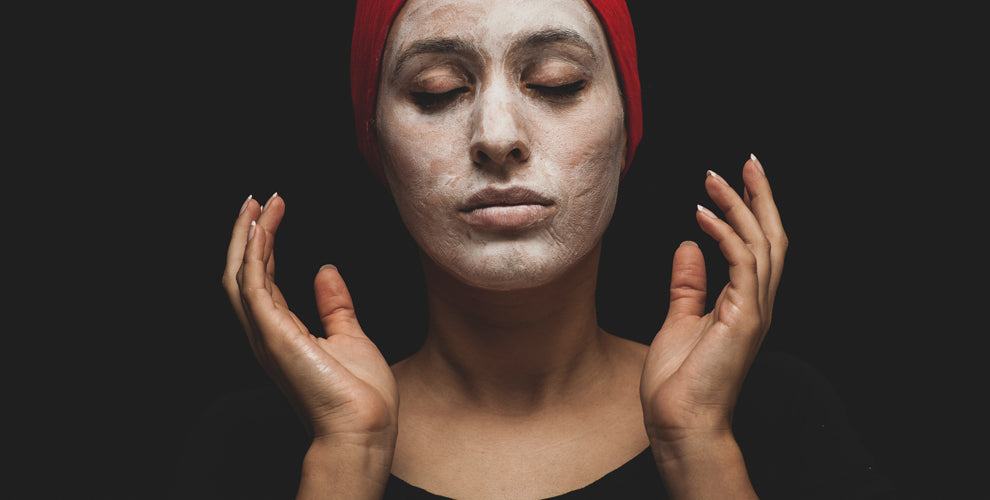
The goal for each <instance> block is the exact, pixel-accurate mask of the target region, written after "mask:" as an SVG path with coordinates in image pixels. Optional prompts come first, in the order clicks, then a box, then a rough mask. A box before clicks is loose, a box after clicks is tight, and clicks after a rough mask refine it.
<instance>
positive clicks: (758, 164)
mask: <svg viewBox="0 0 990 500" xmlns="http://www.w3.org/2000/svg"><path fill="white" fill-rule="evenodd" d="M749 159H750V160H753V163H754V164H756V168H758V169H760V173H761V174H763V175H764V176H765V175H767V173H766V172H765V171H764V170H763V164H762V163H760V160H757V159H756V155H754V154H753V153H750V154H749Z"/></svg>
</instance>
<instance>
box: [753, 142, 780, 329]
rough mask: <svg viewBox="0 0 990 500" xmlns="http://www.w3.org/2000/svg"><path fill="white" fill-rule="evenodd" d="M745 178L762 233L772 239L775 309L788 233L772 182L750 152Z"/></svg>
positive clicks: (772, 291) (771, 269) (771, 276)
mask: <svg viewBox="0 0 990 500" xmlns="http://www.w3.org/2000/svg"><path fill="white" fill-rule="evenodd" d="M743 182H744V183H745V184H746V189H747V191H748V192H749V200H748V202H747V205H749V207H750V209H751V211H752V212H753V214H754V216H755V217H756V219H757V221H758V222H759V224H760V227H762V228H763V233H764V234H765V235H766V237H767V240H768V241H769V243H770V279H769V286H768V289H769V301H768V302H769V305H770V309H771V310H772V303H773V297H774V295H775V293H776V291H777V287H778V285H779V284H780V276H781V274H782V272H783V268H784V256H785V255H786V253H787V246H788V240H787V234H786V233H785V232H784V226H783V223H782V222H781V220H780V212H779V210H778V209H777V203H776V202H775V201H774V199H773V193H772V191H771V190H770V182H769V181H768V180H767V177H766V174H765V173H764V170H763V166H762V164H761V163H760V161H759V160H758V159H757V158H756V156H755V155H750V160H749V161H747V162H746V165H744V166H743Z"/></svg>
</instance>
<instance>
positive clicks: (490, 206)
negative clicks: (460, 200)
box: [460, 186, 556, 229]
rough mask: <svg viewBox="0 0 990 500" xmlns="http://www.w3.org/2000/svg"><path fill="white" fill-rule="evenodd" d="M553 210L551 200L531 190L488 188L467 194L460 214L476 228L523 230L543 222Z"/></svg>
mask: <svg viewBox="0 0 990 500" xmlns="http://www.w3.org/2000/svg"><path fill="white" fill-rule="evenodd" d="M555 210H556V206H555V204H554V202H553V200H551V199H550V198H548V197H546V196H544V195H542V194H540V193H538V192H536V191H534V190H532V189H529V188H525V187H522V186H513V187H509V188H494V187H489V188H485V189H482V190H481V191H478V192H477V193H475V194H473V195H471V197H470V198H468V199H467V201H465V203H464V205H463V206H462V208H461V209H460V215H461V218H462V219H464V221H465V222H467V223H468V224H470V225H472V226H476V227H480V228H487V229H523V228H527V227H530V226H533V225H536V224H538V223H540V222H542V221H544V220H546V219H547V218H548V217H550V216H551V215H552V214H553V213H554V211H555Z"/></svg>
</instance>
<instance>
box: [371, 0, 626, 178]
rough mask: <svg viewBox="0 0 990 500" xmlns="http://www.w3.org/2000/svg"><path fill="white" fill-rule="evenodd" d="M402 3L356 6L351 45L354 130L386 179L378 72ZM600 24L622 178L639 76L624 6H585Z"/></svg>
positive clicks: (599, 2)
mask: <svg viewBox="0 0 990 500" xmlns="http://www.w3.org/2000/svg"><path fill="white" fill-rule="evenodd" d="M404 3H405V0H358V2H357V11H356V14H355V19H354V36H353V38H352V39H351V100H352V101H353V103H354V121H355V124H356V126H357V139H358V146H359V147H360V148H361V153H362V154H364V158H365V160H366V161H367V162H368V165H370V166H371V168H372V169H373V170H374V171H375V174H376V175H378V177H379V178H381V179H384V174H383V172H382V165H381V159H380V158H379V156H378V147H377V145H376V143H375V124H374V118H375V98H376V96H377V93H378V76H379V73H380V72H381V60H382V55H383V54H382V53H383V51H384V49H385V40H386V39H387V38H388V32H389V29H390V28H391V27H392V21H394V20H395V16H396V14H398V13H399V9H401V8H402V4H404ZM588 3H589V4H591V6H592V8H594V10H595V12H596V13H597V14H598V20H599V21H600V22H601V24H602V27H603V28H604V30H605V35H606V37H607V38H608V43H609V47H610V48H611V50H612V62H613V64H615V72H616V75H617V76H618V79H619V86H620V88H621V89H622V96H623V99H624V101H625V117H626V140H627V142H626V164H625V165H624V166H623V167H622V174H623V175H625V173H626V170H628V169H629V164H630V163H631V162H632V158H633V153H635V152H636V146H637V145H639V140H640V138H641V137H642V136H643V109H642V102H641V97H640V87H639V70H638V68H637V66H636V38H635V36H634V34H633V25H632V19H630V17H629V9H628V8H627V7H626V2H625V0H588Z"/></svg>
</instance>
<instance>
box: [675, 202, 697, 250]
mask: <svg viewBox="0 0 990 500" xmlns="http://www.w3.org/2000/svg"><path fill="white" fill-rule="evenodd" d="M699 206H700V205H699ZM677 246H681V247H683V246H692V247H696V246H698V244H697V243H695V242H693V241H691V240H686V241H682V242H681V244H680V245H677Z"/></svg>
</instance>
